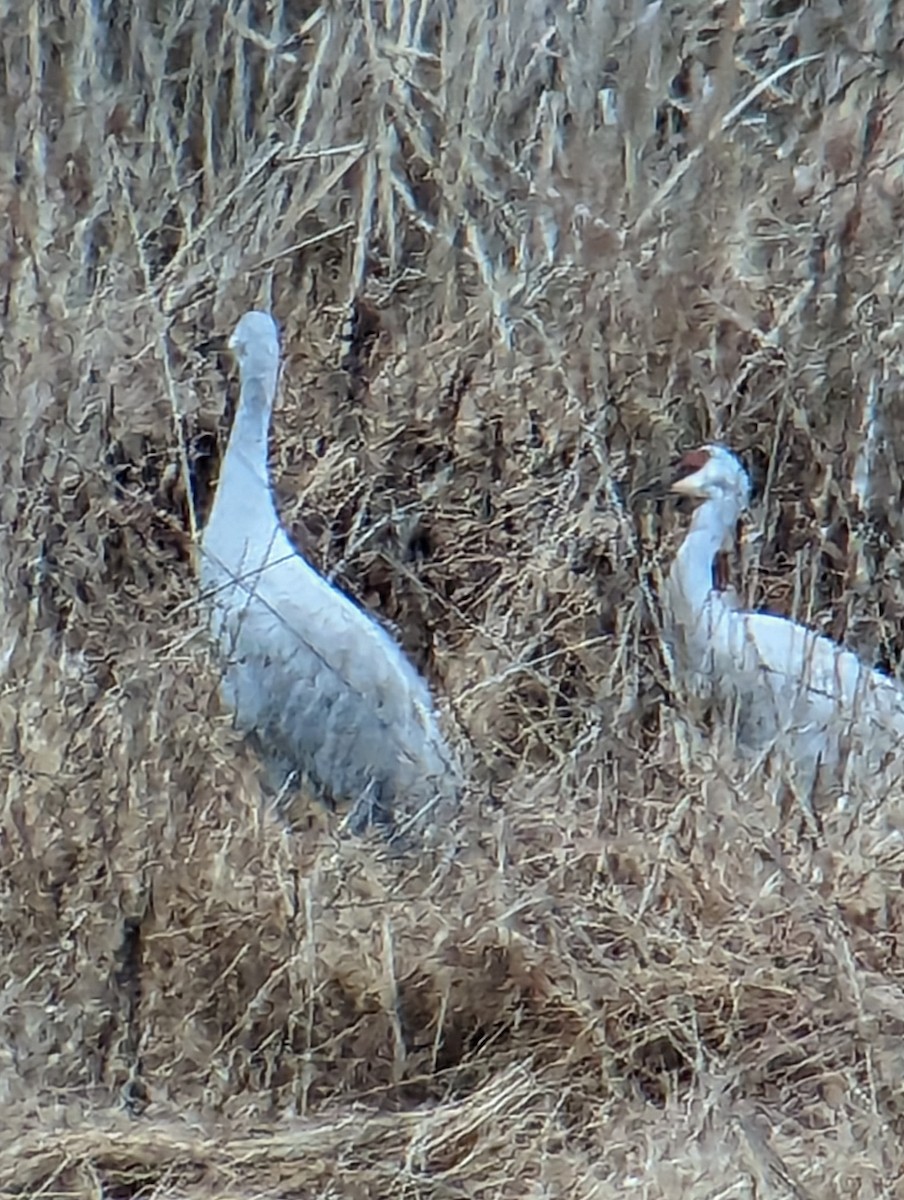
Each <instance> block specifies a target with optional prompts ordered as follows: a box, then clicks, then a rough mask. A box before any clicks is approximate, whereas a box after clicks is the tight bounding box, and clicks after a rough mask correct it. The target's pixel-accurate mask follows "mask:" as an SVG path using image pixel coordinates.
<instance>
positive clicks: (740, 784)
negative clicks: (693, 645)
mask: <svg viewBox="0 0 904 1200" xmlns="http://www.w3.org/2000/svg"><path fill="white" fill-rule="evenodd" d="M842 13H843V15H840V14H842ZM902 33H904V31H902V27H901V24H900V19H899V16H898V14H897V10H896V6H895V5H893V4H891V3H886V2H885V0H851V2H850V3H845V4H844V5H843V6H835V5H831V4H825V5H822V4H813V5H805V4H803V3H800V4H798V3H795V2H794V0H791V2H786V0H771V2H769V3H766V2H765V0H764V2H762V3H757V2H754V3H743V4H742V3H741V2H740V0H728V2H727V3H724V4H720V5H715V4H712V3H705V4H704V3H689V4H685V5H683V6H677V7H676V6H669V5H649V6H643V5H636V4H633V3H618V2H617V0H612V2H609V3H606V2H605V0H592V2H591V3H588V4H586V5H585V4H580V3H573V4H566V3H564V2H562V3H558V4H552V5H547V4H546V3H540V2H539V0H524V3H514V2H511V0H500V3H498V4H495V5H484V4H480V3H477V2H476V0H455V2H453V0H439V2H437V3H428V2H427V0H404V2H402V3H399V2H393V3H390V2H389V0H386V2H385V3H383V4H380V3H378V2H377V0H359V2H357V3H351V2H348V3H335V4H334V3H331V2H330V0H326V2H325V3H324V4H323V5H322V6H321V7H320V8H317V9H315V8H314V7H313V4H309V3H307V0H301V2H295V0H277V2H276V3H273V4H266V5H265V4H263V3H262V2H259V0H252V2H251V3H245V2H242V3H239V2H238V0H227V2H226V3H214V4H209V5H208V4H201V3H198V2H197V0H184V2H180V3H176V2H175V0H156V3H150V4H139V5H133V6H128V5H116V4H110V5H105V4H99V3H94V4H88V3H85V4H79V5H69V4H63V3H61V0H34V2H33V3H32V2H31V0H12V3H11V5H10V6H8V7H7V8H6V10H5V15H3V16H0V51H2V56H0V61H2V85H0V113H2V122H0V139H2V154H0V210H2V214H3V220H2V225H0V231H2V243H0V246H2V249H0V283H2V293H0V294H2V297H3V314H4V321H3V339H2V344H0V380H2V382H0V406H2V407H0V435H2V451H0V453H2V460H3V476H4V488H3V492H2V501H0V503H2V514H0V538H2V543H0V552H2V555H3V563H4V569H3V571H2V573H0V588H2V591H0V605H2V612H3V616H4V622H3V629H2V634H0V639H2V640H0V652H2V663H3V664H4V665H3V675H2V692H0V764H2V768H0V769H2V783H3V797H4V799H3V815H2V828H0V888H2V892H0V1128H2V1130H3V1136H2V1138H0V1191H2V1194H4V1195H17V1196H19V1195H41V1196H62V1195H66V1196H67V1197H79V1198H81V1197H86V1198H87V1197H89V1196H90V1197H95V1196H105V1197H133V1196H136V1197H137V1196H148V1197H150V1196H159V1197H163V1196H167V1197H169V1196H173V1197H186V1198H191V1197H206V1196H218V1197H241V1198H242V1200H246V1198H250V1197H252V1196H254V1197H259V1196H267V1197H270V1196H273V1197H276V1196H305V1197H307V1196H311V1197H313V1196H323V1197H327V1196H340V1195H341V1196H348V1197H365V1196H366V1197H390V1196H392V1197H396V1196H404V1197H424V1198H426V1197H432V1198H436V1200H439V1198H446V1197H449V1198H452V1197H465V1196H497V1195H498V1196H510V1197H518V1198H521V1197H526V1196H536V1197H539V1196H556V1197H558V1196H575V1197H577V1196H580V1197H599V1198H604V1197H610V1196H611V1197H624V1196H638V1197H640V1196H643V1197H658V1196H663V1197H666V1196H668V1197H683V1198H687V1200H693V1198H696V1197H704V1196H705V1197H715V1196H720V1197H746V1196H757V1197H785V1196H795V1197H804V1196H806V1197H854V1196H856V1197H859V1198H864V1200H865V1198H867V1197H879V1196H883V1197H895V1196H904V1149H902V1147H904V1098H902V1090H901V1079H902V1077H904V1051H902V1048H901V1047H902V1045H904V1042H902V1034H904V959H902V954H901V949H900V938H901V933H902V915H904V894H902V889H901V881H902V870H904V854H902V849H901V846H900V843H899V840H898V836H897V832H896V830H897V826H898V824H900V817H896V816H895V814H896V813H898V814H900V813H901V812H902V811H904V810H902V808H901V806H900V805H899V804H896V801H895V797H894V796H885V797H883V798H882V799H883V802H884V803H883V807H882V809H880V810H879V812H878V813H877V812H873V813H872V814H871V815H870V816H869V819H863V820H860V821H858V820H856V819H852V818H851V817H850V816H849V815H845V814H826V815H825V821H824V829H823V831H822V832H821V833H820V834H818V835H813V834H812V833H811V831H810V830H809V828H808V826H807V824H806V823H805V822H804V821H803V819H802V817H801V814H800V813H799V812H798V811H796V810H795V809H794V808H793V807H792V808H790V809H789V808H788V807H787V805H785V806H784V807H783V806H782V805H781V804H780V803H778V798H777V796H776V795H775V792H774V789H772V788H770V787H769V786H767V784H766V782H765V781H764V780H762V779H759V778H756V777H754V778H753V779H749V778H747V779H745V778H743V777H742V776H739V775H738V772H737V770H736V769H734V767H733V764H732V756H731V752H730V747H727V746H726V745H724V744H723V743H724V740H720V739H719V737H718V736H713V737H710V736H708V735H707V733H706V731H705V729H704V730H701V729H699V728H698V727H697V726H696V725H695V724H694V722H692V721H690V720H688V718H687V714H686V711H685V707H684V702H683V699H682V697H681V695H680V693H679V692H678V691H677V690H676V688H675V687H674V686H673V684H672V680H671V677H670V673H669V669H668V662H667V658H666V657H665V656H664V655H663V652H662V646H661V642H660V638H659V634H658V618H657V608H656V591H657V584H658V581H659V580H660V578H661V571H662V569H663V566H664V564H665V563H666V562H667V555H668V551H669V547H670V546H671V545H673V544H674V537H675V535H676V533H677V532H678V530H679V529H680V521H681V518H680V515H679V514H676V513H675V511H674V508H673V507H672V506H671V505H663V504H662V503H660V502H649V501H645V502H642V501H641V500H637V501H636V502H631V501H630V497H631V496H632V493H633V491H634V489H635V487H636V486H637V485H638V484H639V483H640V482H642V481H643V480H645V479H648V478H649V477H650V475H651V474H654V473H655V472H656V471H657V470H658V469H659V468H660V467H661V466H662V465H663V464H665V463H666V462H667V461H668V460H670V459H671V458H672V457H673V455H674V454H675V453H676V451H677V450H678V449H685V448H687V447H688V446H690V445H693V444H694V443H697V442H699V441H700V440H701V439H702V438H704V437H706V438H721V439H725V440H727V441H729V442H730V443H731V445H732V446H734V447H735V448H736V449H738V450H739V451H741V452H742V453H744V454H745V455H746V456H747V458H748V460H749V461H750V463H751V465H752V467H753V469H754V474H755V476H756V480H757V484H758V489H759V499H758V503H757V508H756V512H755V521H754V524H753V525H752V526H751V530H753V529H755V530H756V531H757V533H758V536H757V537H756V538H754V537H753V536H749V537H748V539H747V546H746V551H745V563H744V571H745V575H744V578H745V586H746V589H747V594H748V596H749V597H750V598H751V599H752V600H753V601H754V602H756V603H765V604H767V605H769V606H771V607H773V608H775V609H777V610H780V611H784V612H794V613H795V614H796V615H797V616H799V617H800V618H801V619H805V620H807V621H809V622H812V623H814V624H818V625H820V626H822V627H825V628H826V629H827V630H828V631H830V632H832V633H833V634H834V635H836V636H842V637H845V638H846V639H847V640H848V641H849V643H850V644H852V645H854V646H855V647H857V648H858V649H859V650H860V651H861V652H862V653H864V654H865V655H866V656H868V657H869V658H871V659H872V660H874V661H881V662H884V663H885V664H887V665H889V666H890V667H892V668H896V667H898V666H899V665H900V664H901V662H902V658H904V623H902V614H904V588H902V584H901V546H902V534H904V529H902V519H901V504H900V500H901V492H902V484H901V479H902V472H904V451H902V449H901V446H902V445H904V437H902V436H901V435H902V434H904V420H902V417H901V411H902V410H901V406H900V402H899V396H898V393H899V389H900V381H901V380H900V366H899V364H900V362H901V350H902V340H904V320H902V317H901V310H900V304H899V300H898V296H899V293H900V290H901V285H902V281H904V255H902V239H901V228H902V216H904V182H902V180H904V175H902V161H904V137H902V133H901V131H902V130H904V90H902V85H904V72H902V68H901V56H900V49H901V45H900V43H901V38H902ZM254 303H263V304H266V305H269V304H271V303H272V306H273V309H274V311H275V313H276V315H277V316H278V317H279V319H280V322H281V324H282V326H283V328H284V332H285V339H284V340H285V349H286V356H287V363H286V371H285V375H284V386H283V396H282V404H281V409H280V412H279V414H278V419H277V428H276V431H275V436H274V443H273V448H274V462H273V468H274V475H275V479H276V481H277V486H278V489H279V493H280V497H281V501H282V504H283V511H284V515H285V518H286V520H287V521H288V522H289V523H290V524H292V525H293V527H294V528H295V531H296V533H297V535H298V537H299V540H300V541H301V542H302V543H303V544H304V545H305V546H307V547H308V549H309V552H310V554H311V555H312V557H313V559H314V560H315V561H316V562H317V563H318V565H319V566H321V567H322V569H323V570H324V571H326V572H328V573H329V574H330V575H332V576H335V577H336V578H338V579H339V581H340V582H341V583H342V584H343V586H345V587H346V588H347V589H348V590H349V591H350V592H352V593H353V594H355V595H356V596H358V597H360V598H361V599H362V600H363V601H364V602H366V603H367V604H369V605H371V606H372V607H373V608H374V609H375V610H377V611H378V612H379V613H380V614H381V615H382V616H383V617H384V618H385V619H387V620H389V621H391V622H393V623H394V624H395V625H396V627H397V629H398V630H399V634H400V636H401V638H402V639H403V641H404V642H405V644H406V645H407V647H408V648H409V650H410V651H411V652H412V654H413V655H414V656H415V658H416V659H417V660H418V662H419V664H420V665H421V666H422V667H423V668H424V670H425V671H427V672H428V674H429V675H430V677H431V679H432V681H433V683H434V684H435V687H436V691H437V694H438V695H439V697H440V698H441V702H442V704H443V707H444V708H445V710H446V713H447V717H448V720H449V724H450V727H451V728H452V729H453V730H454V731H455V736H456V737H457V739H458V741H459V744H460V745H461V746H462V748H463V751H464V752H465V753H466V755H467V756H468V757H469V759H470V773H471V776H472V779H473V789H472V794H471V796H470V799H469V801H468V804H467V806H466V811H465V818H464V825H465V842H466V845H465V847H464V849H463V850H462V852H461V854H460V855H459V857H458V858H457V859H455V860H454V861H453V862H452V863H451V864H442V863H439V864H435V863H433V862H429V861H426V860H425V861H423V862H417V861H415V862H412V861H411V860H404V861H403V860H400V859H399V860H393V859H389V858H387V856H386V854H385V852H384V850H383V849H382V848H381V846H380V845H379V843H378V842H377V841H372V842H371V841H363V842H359V841H355V842H352V841H347V842H342V841H340V840H339V838H338V836H337V835H336V825H335V822H334V821H333V819H332V818H331V817H329V816H328V815H325V814H321V813H318V812H312V813H311V814H310V817H309V822H308V823H309V825H310V828H309V829H308V830H307V831H305V832H302V833H299V834H297V835H288V834H287V833H286V832H285V831H284V830H283V829H282V828H281V827H280V826H278V825H277V824H276V823H274V822H273V821H272V820H271V819H270V818H269V817H267V816H266V814H264V813H262V810H261V805H260V793H259V789H258V785H257V782H256V764H255V761H254V758H253V755H252V754H251V752H250V751H248V750H246V749H245V748H244V747H243V745H242V743H241V742H240V740H239V739H238V738H237V737H236V736H235V735H234V734H233V733H232V732H231V730H230V728H229V722H228V717H227V715H226V714H224V713H223V712H222V711H221V710H220V708H219V706H218V703H217V700H216V676H215V668H214V665H213V662H212V660H211V658H210V656H209V653H208V649H207V647H206V643H205V640H204V636H203V633H202V632H201V628H200V621H199V615H198V613H197V611H196V608H195V584H194V573H193V563H192V557H193V549H192V547H193V541H192V531H193V529H194V528H196V526H197V523H198V521H199V520H200V519H201V517H202V516H203V511H204V507H205V504H206V503H207V501H208V498H209V488H210V481H211V479H212V477H213V476H214V475H215V470H216V457H217V445H218V444H222V435H223V431H224V428H225V426H224V425H222V424H221V416H222V413H223V411H224V401H225V399H226V393H227V391H231V389H232V387H233V384H232V382H231V380H232V375H231V374H230V373H229V370H228V364H227V360H226V359H225V357H222V356H218V355H217V353H216V346H217V344H218V343H217V341H216V337H218V336H219V335H220V334H222V333H225V332H228V331H229V329H230V328H231V326H232V324H233V322H234V321H235V319H236V318H237V316H238V315H239V314H240V312H241V311H243V310H244V309H245V308H246V307H248V306H250V305H252V304H254ZM214 335H216V336H214ZM870 405H871V406H872V411H873V412H874V414H875V424H876V429H877V430H878V433H877V435H876V436H875V437H873V438H872V439H870V438H869V436H868V433H869V429H868V426H869V421H868V417H869V413H870ZM867 443H869V446H870V447H871V448H872V449H871V455H870V456H869V457H868V460H865V461H867V474H868V475H869V478H870V479H871V481H872V488H873V491H872V496H871V498H869V499H868V500H866V501H862V502H861V501H858V499H857V496H856V494H855V491H854V489H853V486H852V480H853V479H854V478H855V468H856V467H857V464H858V461H861V460H860V459H858V455H860V454H861V451H862V450H863V447H864V445H866V444H867ZM190 495H193V497H194V501H193V502H190V501H189V496H190ZM195 503H196V504H197V509H198V511H197V512H195Z"/></svg>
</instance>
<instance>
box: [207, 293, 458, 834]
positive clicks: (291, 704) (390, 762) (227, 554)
mask: <svg viewBox="0 0 904 1200" xmlns="http://www.w3.org/2000/svg"><path fill="white" fill-rule="evenodd" d="M230 346H231V348H232V349H233V350H234V351H235V352H236V354H237V356H238V359H239V364H240V368H241V397H240V401H239V405H238V409H237V412H236V416H235V420H234V423H233V427H232V431H231V434H230V437H229V443H228V446H227V449H226V454H225V456H224V459H223V463H222V467H221V471H220V478H219V482H218V486H217V492H216V497H215V500H214V504H213V508H212V511H211V514H210V518H209V520H208V523H207V525H206V527H205V529H204V533H203V537H202V540H201V572H200V573H201V584H202V588H203V591H204V594H205V596H206V597H207V599H208V604H209V617H210V627H211V632H212V634H213V637H214V640H215V642H216V644H217V646H218V648H219V651H220V655H221V658H222V661H223V676H222V686H221V692H222V696H223V699H224V701H225V703H226V704H227V706H228V707H229V708H230V709H231V710H232V712H233V713H234V715H235V720H236V724H237V725H238V727H239V728H241V729H242V730H244V731H245V732H247V733H250V734H253V735H254V737H255V740H256V742H257V744H258V746H259V748H260V750H261V752H262V755H263V757H264V759H265V761H266V763H267V766H268V768H269V771H270V774H271V781H272V782H273V784H274V785H276V786H278V785H279V784H281V783H282V782H283V781H284V780H285V779H286V777H287V776H288V775H290V774H291V773H292V772H293V771H295V772H298V773H299V774H300V775H301V776H303V777H306V778H307V779H308V780H309V781H310V782H311V783H312V784H313V785H314V787H315V788H316V789H317V790H318V791H319V792H320V793H321V794H323V795H324V796H325V797H326V798H327V799H329V800H331V801H332V800H344V801H346V802H349V803H350V804H351V806H352V818H351V824H352V828H353V829H355V830H360V829H362V828H363V827H364V826H366V825H367V824H368V823H369V822H370V821H371V820H375V821H377V822H379V823H381V824H383V825H385V826H388V827H389V828H390V829H391V830H393V831H395V830H396V829H397V828H398V827H399V825H400V824H402V823H403V822H402V821H401V820H400V818H402V817H409V818H411V820H412V821H413V822H414V821H416V818H417V814H418V812H419V811H421V810H424V811H425V817H424V819H425V821H426V820H428V819H429V818H428V816H427V813H429V812H430V810H431V809H432V807H433V806H434V805H435V804H437V803H439V804H440V808H441V809H447V808H448V803H449V801H450V800H451V799H452V798H454V796H455V794H456V793H457V788H458V776H457V771H456V768H455V765H454V763H453V761H452V758H451V756H450V754H449V751H448V749H447V748H446V745H445V743H444V740H443V738H442V735H441V733H440V730H439V727H438V723H437V720H436V716H435V713H434V708H433V704H432V701H431V697H430V693H429V690H428V688H427V685H426V683H425V682H424V680H423V679H422V678H421V676H420V675H419V674H418V672H417V671H416V670H415V669H414V667H413V666H412V664H411V663H410V662H409V661H408V659H407V658H406V657H405V655H404V653H403V652H402V650H401V649H400V647H399V646H398V645H397V644H396V643H395V642H394V640H393V639H392V638H391V637H390V635H389V634H388V633H387V632H386V630H384V629H383V628H382V627H381V626H380V625H379V624H378V623H377V622H376V621H375V620H374V619H373V618H371V617H370V616H369V615H368V614H367V613H365V612H364V611H363V610H362V609H360V608H358V607H357V605H355V604H354V603H353V602H352V601H351V600H349V599H348V597H346V596H344V595H343V594H342V593H341V592H340V591H339V590H338V589H337V588H335V587H333V586H332V585H331V584H330V583H328V582H327V581H326V580H325V579H324V578H323V577H322V576H321V575H319V574H318V572H317V571H316V570H314V568H313V567H312V566H311V565H310V564H309V563H308V562H306V561H305V559H304V558H303V557H302V556H301V555H300V554H299V553H298V551H297V550H296V549H295V547H294V546H293V545H292V543H291V541H290V539H289V537H288V535H287V533H286V531H285V529H284V528H283V526H282V524H281V522H280V520H279V516H278V513H277V509H276V503H275V500H274V497H273V493H272V491H271V487H270V480H269V472H268V456H267V446H268V437H269V427H270V416H271V410H272V405H273V400H274V397H275V393H276V383H277V376H278V371H279V345H278V337H277V330H276V325H275V323H274V322H273V320H272V318H271V317H269V316H268V315H267V314H265V313H260V312H250V313H246V314H245V316H244V317H243V318H242V320H241V321H240V322H239V324H238V326H237V328H236V331H235V333H234V334H233V337H232V340H231V342H230ZM434 815H435V814H434Z"/></svg>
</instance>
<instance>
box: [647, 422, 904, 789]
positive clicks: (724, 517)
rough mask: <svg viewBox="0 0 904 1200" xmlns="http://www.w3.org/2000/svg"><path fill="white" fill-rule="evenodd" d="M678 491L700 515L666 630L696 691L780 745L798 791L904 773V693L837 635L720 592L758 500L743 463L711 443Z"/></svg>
mask: <svg viewBox="0 0 904 1200" xmlns="http://www.w3.org/2000/svg"><path fill="white" fill-rule="evenodd" d="M681 469H682V471H683V475H682V477H681V478H679V479H677V480H676V481H675V482H674V483H673V484H672V490H673V491H675V492H680V493H682V494H684V495H688V496H693V497H695V498H697V499H699V500H702V501H703V503H702V504H701V505H700V506H699V508H697V510H696V512H695V513H694V517H693V520H692V522H691V527H690V531H689V532H688V534H687V537H686V538H685V540H684V542H683V543H682V545H681V548H680V549H679V551H678V554H677V555H676V557H675V561H674V563H673V564H672V568H671V571H670V573H669V576H668V581H667V588H666V597H665V599H666V604H665V610H666V614H667V622H668V627H667V633H668V635H669V640H670V641H671V643H672V647H673V650H674V653H675V658H676V662H677V665H678V667H679V669H681V670H682V672H684V673H685V674H686V677H687V681H688V683H689V686H690V690H691V691H692V692H696V693H697V694H700V695H704V696H706V697H711V698H712V699H714V700H715V701H716V702H717V704H719V705H720V707H721V708H722V710H723V712H724V713H727V714H730V717H731V719H732V720H733V721H736V723H737V724H736V730H737V738H738V742H739V744H740V745H741V747H742V748H744V749H747V750H749V751H753V752H756V753H764V752H767V751H768V750H769V749H770V748H771V747H772V746H777V747H779V748H780V749H781V750H782V752H783V754H784V755H785V756H786V760H787V761H788V762H789V764H790V766H791V768H792V773H793V775H794V776H795V778H796V781H797V783H798V785H800V786H802V787H804V788H807V789H812V787H813V786H814V785H815V783H816V781H817V779H819V780H822V779H826V778H827V775H826V773H827V772H828V774H829V776H831V777H833V778H834V780H835V781H836V782H838V781H840V780H842V779H843V778H844V777H845V770H846V768H850V769H851V770H852V773H853V774H854V775H856V776H858V777H860V778H861V779H862V778H864V777H865V776H873V775H875V774H876V773H877V772H881V774H882V777H883V778H884V779H885V780H886V781H887V780H889V779H890V778H898V777H904V690H902V688H901V687H900V686H899V685H898V684H897V683H896V682H895V681H894V680H893V679H890V678H889V677H888V676H887V675H884V674H882V673H881V672H880V671H877V670H875V669H872V668H870V667H868V666H867V665H866V664H864V663H863V662H862V661H861V660H860V659H859V658H858V657H857V655H856V654H854V653H852V652H851V651H850V650H846V649H844V648H843V647H842V646H839V645H838V644H837V643H836V642H833V641H831V640H830V639H829V638H827V637H823V636H821V635H819V634H817V633H815V632H814V631H813V630H811V629H807V628H806V627H805V626H803V625H798V624H796V623H795V622H793V621H790V620H788V619H786V618H784V617H779V616H775V615H773V614H770V613H761V612H745V611H742V610H740V609H739V608H738V607H737V606H736V605H735V604H733V603H732V602H731V601H730V600H729V599H728V598H726V597H725V596H724V595H723V594H722V593H721V592H720V591H718V590H716V589H715V588H714V587H713V563H714V559H715V557H716V555H717V554H718V553H719V552H720V551H721V550H722V549H723V548H724V546H725V545H726V543H727V542H728V540H729V539H730V538H732V537H733V536H734V534H735V530H736V529H737V523H738V519H739V518H740V516H741V513H742V512H743V511H744V509H745V508H746V507H747V504H748V502H749V499H750V483H749V480H748V477H747V474H746V472H745V470H744V468H743V467H742V465H741V463H740V462H739V460H738V459H737V458H736V457H735V456H734V454H732V453H731V452H730V451H729V450H727V449H725V447H723V446H717V445H709V446H704V447H703V448H702V449H701V450H698V451H695V452H694V453H693V454H689V455H687V456H686V458H685V459H684V460H683V461H682V464H681Z"/></svg>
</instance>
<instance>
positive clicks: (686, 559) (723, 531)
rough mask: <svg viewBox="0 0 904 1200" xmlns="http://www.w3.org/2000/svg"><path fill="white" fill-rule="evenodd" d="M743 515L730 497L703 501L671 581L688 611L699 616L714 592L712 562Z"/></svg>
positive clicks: (683, 543)
mask: <svg viewBox="0 0 904 1200" xmlns="http://www.w3.org/2000/svg"><path fill="white" fill-rule="evenodd" d="M739 516H740V511H739V508H738V505H737V503H736V502H735V501H734V500H732V499H731V498H729V497H719V498H714V499H710V500H706V501H704V503H703V504H701V505H700V507H699V508H698V509H697V511H696V512H695V513H694V517H693V520H692V521H691V527H690V530H689V531H688V534H687V537H686V538H685V539H684V541H683V542H682V544H681V548H680V549H679V551H678V553H677V555H676V556H675V561H674V562H673V563H672V569H671V571H670V572H669V579H670V580H671V582H672V584H673V585H674V587H675V589H677V591H678V593H679V594H680V597H681V600H682V601H683V603H684V604H685V605H686V606H687V607H688V609H689V610H690V611H691V612H693V613H697V614H699V613H700V612H701V611H702V609H703V606H704V604H705V603H706V601H707V599H708V598H709V596H710V594H711V593H712V590H713V560H714V559H715V557H716V555H717V554H718V553H719V551H720V550H721V549H722V547H723V546H724V545H725V542H726V540H727V538H728V536H729V534H731V533H733V532H734V530H735V528H736V526H737V522H738V517H739Z"/></svg>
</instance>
